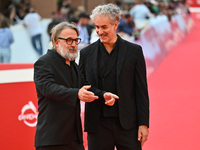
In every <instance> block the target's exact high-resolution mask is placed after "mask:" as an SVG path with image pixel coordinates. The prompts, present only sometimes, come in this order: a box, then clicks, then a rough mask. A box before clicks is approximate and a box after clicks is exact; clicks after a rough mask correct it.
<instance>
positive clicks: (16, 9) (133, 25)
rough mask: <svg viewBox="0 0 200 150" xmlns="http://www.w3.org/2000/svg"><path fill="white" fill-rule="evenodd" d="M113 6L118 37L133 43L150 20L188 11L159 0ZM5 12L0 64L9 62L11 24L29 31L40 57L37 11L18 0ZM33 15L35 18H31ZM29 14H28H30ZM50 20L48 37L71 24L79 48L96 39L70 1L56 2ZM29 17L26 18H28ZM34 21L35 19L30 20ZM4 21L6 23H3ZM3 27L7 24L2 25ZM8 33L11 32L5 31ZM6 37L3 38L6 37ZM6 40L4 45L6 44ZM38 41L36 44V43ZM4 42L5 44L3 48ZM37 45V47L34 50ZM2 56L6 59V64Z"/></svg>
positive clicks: (0, 19) (1, 14) (0, 17)
mask: <svg viewBox="0 0 200 150" xmlns="http://www.w3.org/2000/svg"><path fill="white" fill-rule="evenodd" d="M115 4H116V5H117V6H118V7H119V8H120V9H121V19H120V24H119V27H118V34H119V35H122V36H123V35H127V36H131V37H133V38H134V39H135V40H137V39H139V35H140V32H141V31H142V30H143V29H144V28H145V27H146V26H148V22H149V20H151V19H152V18H156V17H157V16H163V15H164V16H166V17H167V18H168V20H169V21H171V19H172V16H173V15H175V14H177V13H182V12H184V13H188V14H190V12H189V8H188V6H187V3H186V0H180V1H173V0H172V1H170V2H167V1H160V0H159V1H158V0H145V1H143V2H139V1H137V2H136V3H132V4H125V3H123V2H122V1H120V0H116V1H115ZM5 10H6V11H5V12H0V63H1V62H9V60H10V54H9V55H4V54H3V53H2V49H4V50H5V47H6V48H7V49H9V53H10V48H9V47H10V45H11V44H12V43H13V42H14V39H13V35H12V32H11V30H10V25H11V26H14V25H16V24H23V25H24V27H27V28H28V30H30V33H31V34H30V35H31V40H32V45H33V47H34V48H35V50H36V51H37V52H38V54H40V55H41V54H42V43H41V29H40V27H39V22H40V20H41V19H42V18H41V17H40V15H39V14H38V13H37V10H36V9H35V8H34V7H33V6H32V5H31V3H30V2H29V1H27V0H21V1H19V3H17V4H16V3H14V2H12V1H10V3H9V5H8V6H7V7H6V9H5ZM33 13H34V15H33ZM30 14H31V15H30ZM51 16H52V21H51V22H50V24H49V26H48V29H47V32H48V34H49V36H50V30H51V28H52V27H53V26H54V25H56V24H58V23H59V22H62V21H68V22H74V23H75V24H76V25H77V28H78V29H79V32H80V36H79V37H80V38H81V39H82V40H81V41H82V42H81V44H80V45H79V49H82V48H83V47H85V46H87V45H88V44H90V43H92V42H94V41H95V40H97V39H98V36H97V35H96V34H95V30H94V29H95V27H94V25H93V24H92V23H91V21H90V14H89V13H88V12H87V11H86V10H85V8H84V7H83V6H78V7H75V6H73V5H72V4H71V0H58V1H57V11H56V12H52V14H51ZM27 18H28V19H27ZM33 18H34V19H33ZM29 19H31V20H35V23H34V24H35V25H34V29H33V25H32V24H31V25H30V24H28V21H27V20H29ZM5 22H6V23H5ZM5 24H6V25H5ZM5 29H6V31H7V30H10V31H7V32H5ZM3 34H4V36H2V35H3ZM8 34H9V36H5V35H8ZM5 41H6V42H5ZM37 42H38V43H39V44H37ZM5 43H7V45H6V46H5ZM36 45H39V47H37V46H36ZM5 56H8V57H9V58H8V59H6V60H7V61H5V59H3V58H5Z"/></svg>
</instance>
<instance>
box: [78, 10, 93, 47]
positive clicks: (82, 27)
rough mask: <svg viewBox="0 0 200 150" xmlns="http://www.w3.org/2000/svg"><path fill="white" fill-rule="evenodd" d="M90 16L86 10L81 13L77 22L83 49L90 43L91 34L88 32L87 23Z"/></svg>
mask: <svg viewBox="0 0 200 150" xmlns="http://www.w3.org/2000/svg"><path fill="white" fill-rule="evenodd" d="M88 17H89V18H90V16H89V15H88V14H87V13H85V12H84V13H81V14H79V21H78V24H77V28H78V30H79V33H80V35H79V38H81V43H80V45H79V49H82V48H84V47H85V46H87V45H88V44H89V34H88V29H87V25H88V23H89V22H88Z"/></svg>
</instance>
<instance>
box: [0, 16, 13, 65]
mask: <svg viewBox="0 0 200 150" xmlns="http://www.w3.org/2000/svg"><path fill="white" fill-rule="evenodd" d="M13 42H14V38H13V34H12V31H11V30H10V28H9V20H8V19H7V18H5V17H4V16H3V15H1V14H0V62H1V63H9V62H10V59H11V49H10V45H11V44H12V43H13Z"/></svg>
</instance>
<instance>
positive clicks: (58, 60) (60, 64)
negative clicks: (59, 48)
mask: <svg viewBox="0 0 200 150" xmlns="http://www.w3.org/2000/svg"><path fill="white" fill-rule="evenodd" d="M48 53H49V54H50V55H51V56H52V57H53V58H54V59H52V61H53V62H54V64H56V66H58V67H59V68H60V71H62V72H63V74H60V75H64V80H65V82H67V83H68V84H69V85H70V87H73V83H72V80H71V79H70V78H69V75H68V74H67V73H66V70H65V68H66V66H65V65H66V64H65V62H63V61H62V59H61V58H59V57H61V56H58V54H57V53H55V52H53V51H52V50H50V51H49V52H48ZM66 78H68V80H66Z"/></svg>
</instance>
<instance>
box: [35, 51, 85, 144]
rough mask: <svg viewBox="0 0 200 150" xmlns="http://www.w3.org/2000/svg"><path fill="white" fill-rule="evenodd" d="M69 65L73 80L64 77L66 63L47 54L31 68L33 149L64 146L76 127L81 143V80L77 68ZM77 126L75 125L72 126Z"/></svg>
mask: <svg viewBox="0 0 200 150" xmlns="http://www.w3.org/2000/svg"><path fill="white" fill-rule="evenodd" d="M71 63H73V64H72V65H73V66H74V68H75V69H72V71H73V72H72V75H75V76H73V80H71V79H70V78H69V75H68V74H67V73H66V68H67V64H66V63H65V59H64V58H63V57H61V56H60V55H59V54H58V53H57V52H56V51H53V50H49V51H48V52H47V54H45V55H44V56H42V57H41V58H40V59H39V60H38V61H37V62H36V63H35V64H34V82H35V85H36V90H37V96H38V100H39V101H38V110H39V115H38V123H37V129H36V135H35V146H36V147H37V146H45V145H66V144H68V143H69V142H70V141H71V140H72V135H73V131H74V128H75V127H77V129H78V135H79V140H80V142H82V128H81V119H80V100H78V91H79V89H80V87H82V76H81V73H80V71H79V68H78V66H77V65H76V64H75V63H74V62H71ZM75 123H76V124H75Z"/></svg>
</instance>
